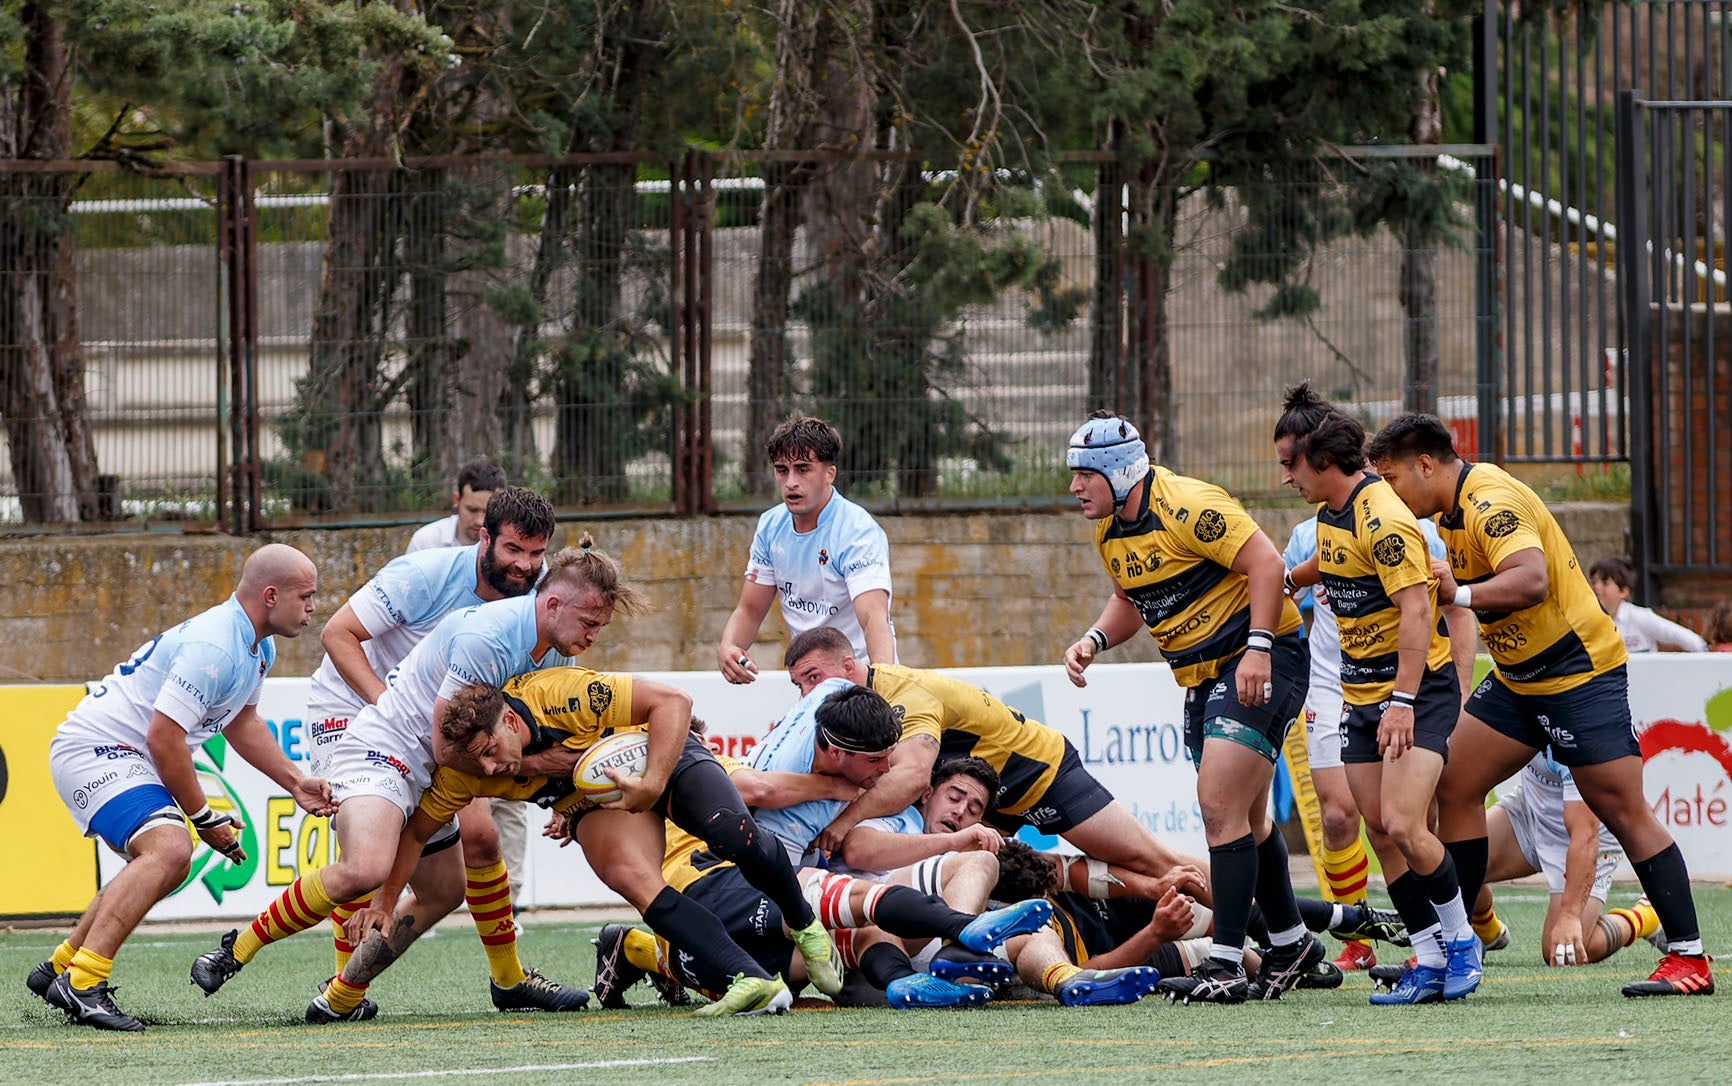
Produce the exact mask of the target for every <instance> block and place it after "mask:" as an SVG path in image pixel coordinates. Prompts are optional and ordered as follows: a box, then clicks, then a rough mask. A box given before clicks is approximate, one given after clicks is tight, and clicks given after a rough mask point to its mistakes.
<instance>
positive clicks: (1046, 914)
mask: <svg viewBox="0 0 1732 1086" xmlns="http://www.w3.org/2000/svg"><path fill="white" fill-rule="evenodd" d="M847 694H848V697H849V699H851V700H852V701H853V702H855V704H853V705H851V706H849V707H848V708H847V709H843V710H842V711H841V712H839V713H832V714H829V715H828V717H827V719H828V721H829V723H830V724H831V725H833V726H837V727H840V728H841V729H842V730H843V731H844V732H848V733H850V734H851V735H865V734H867V732H864V731H860V732H857V731H856V730H855V728H854V727H853V725H854V724H856V723H858V721H859V720H860V719H861V717H862V716H867V715H870V714H872V713H874V712H879V713H882V715H883V718H884V719H883V726H882V727H881V728H874V729H872V730H874V731H877V732H878V733H879V734H881V735H883V736H884V737H885V739H887V740H889V739H893V737H894V736H895V719H894V717H892V716H891V715H890V709H889V706H888V705H886V704H885V703H884V701H883V699H882V698H879V697H877V695H875V694H872V693H871V692H870V691H867V690H863V689H861V688H859V687H849V688H847ZM862 702H876V703H877V704H876V706H875V707H874V706H871V705H868V704H860V703H862ZM848 718H852V719H848ZM884 749H885V750H886V752H887V751H888V749H889V748H888V746H886V747H885V748H884ZM717 760H718V761H719V762H720V763H721V764H722V766H723V768H724V769H726V770H727V772H728V775H729V777H730V779H731V780H733V781H734V783H735V784H736V785H737V786H738V788H739V790H740V795H741V796H743V797H745V798H746V799H747V800H748V801H750V802H752V803H753V805H754V806H762V807H772V808H779V807H786V806H792V805H793V802H794V801H795V798H794V794H793V790H790V789H789V788H787V787H785V786H784V785H783V783H782V782H784V781H786V780H787V779H789V778H794V779H796V780H799V781H801V784H802V787H804V786H805V784H806V783H807V781H806V780H803V779H809V778H811V777H813V776H818V777H823V776H824V771H825V768H835V769H844V768H847V767H845V766H832V767H826V766H825V762H828V761H829V759H825V760H824V761H815V762H814V765H813V774H802V773H787V772H776V771H762V770H757V769H753V768H751V767H749V766H746V765H744V764H743V763H740V762H736V761H734V760H733V759H730V758H718V759H717ZM828 779H829V780H830V781H833V782H837V783H843V782H844V778H842V777H838V776H830V777H828ZM808 790H809V789H808ZM855 791H857V789H856V788H849V789H848V793H849V795H850V796H852V794H853V792H855ZM994 870H995V871H996V867H995V868H994ZM662 876H663V878H665V879H666V880H667V883H668V885H669V886H672V887H673V888H674V889H676V890H678V891H680V892H681V893H682V894H685V895H686V896H687V897H690V898H692V899H693V900H694V901H698V902H700V903H701V904H703V905H704V906H705V907H707V908H708V909H710V910H711V911H712V912H714V913H715V914H716V916H718V917H720V918H721V920H722V922H723V924H725V925H726V926H727V929H728V933H729V934H730V935H731V936H733V937H734V939H735V940H736V941H738V943H739V944H740V946H742V947H744V948H746V949H747V951H748V952H749V953H751V954H752V956H753V957H754V958H756V959H757V961H758V963H759V964H760V965H762V966H763V967H764V968H765V969H767V970H769V971H771V972H774V973H778V974H781V975H783V976H786V977H788V979H789V981H790V982H794V981H795V980H797V979H801V978H800V975H799V974H798V973H796V972H792V971H791V970H793V969H795V968H797V965H798V963H797V962H794V961H793V960H792V959H791V956H790V952H791V949H792V947H791V944H790V943H789V941H788V935H787V925H786V922H785V921H784V920H783V918H782V915H781V912H780V910H779V909H778V908H777V907H776V904H775V903H774V902H773V901H770V900H769V899H768V898H767V897H766V896H765V895H764V893H763V891H761V890H759V889H757V888H756V887H754V886H752V885H751V884H750V883H748V882H747V881H746V879H745V878H744V877H743V875H742V873H741V872H740V870H739V868H738V867H737V866H736V865H734V864H731V863H728V862H726V861H724V860H722V859H721V858H720V857H718V856H717V855H716V854H715V853H714V852H712V851H710V850H709V849H707V848H705V847H704V843H703V842H702V841H699V840H698V839H697V838H695V837H693V836H692V835H690V834H688V833H686V832H684V831H683V830H680V829H678V828H677V827H670V828H669V830H668V844H667V852H666V855H665V856H664V858H663V861H662ZM800 881H801V884H802V885H803V886H804V887H805V891H806V897H807V900H808V901H811V902H813V903H814V905H815V907H816V908H817V910H818V915H819V918H820V919H821V920H822V921H823V922H824V926H825V927H826V928H827V929H829V930H830V931H831V932H832V933H833V935H834V937H835V939H836V941H837V944H838V946H841V947H843V948H844V958H845V960H846V961H847V962H848V964H849V965H850V966H851V967H855V966H857V967H858V970H859V972H858V974H857V975H859V976H862V977H864V978H865V980H866V981H867V982H868V984H869V986H870V988H871V989H875V990H881V991H882V992H883V993H884V994H885V995H886V996H888V1003H889V1005H890V1006H892V1007H896V1008H902V1009H906V1008H915V1007H955V1006H963V1005H968V1004H977V1003H984V1002H986V1000H987V999H989V998H991V994H992V990H991V989H990V988H987V987H985V986H983V985H980V984H973V983H953V982H951V981H948V980H944V979H941V978H940V977H938V976H935V975H933V973H935V972H937V970H936V968H935V969H934V970H933V973H927V972H920V971H918V970H917V969H916V968H915V966H914V964H913V962H912V961H911V960H910V958H909V952H910V950H912V949H918V948H920V947H922V946H923V945H925V944H928V943H930V942H931V941H932V940H934V939H945V940H954V941H955V942H956V943H957V944H959V945H960V946H962V947H963V948H966V950H967V951H968V952H969V953H971V954H973V955H978V956H988V955H990V954H991V952H992V951H993V950H994V949H995V948H996V947H998V946H999V945H1000V944H1002V943H1003V942H1004V941H1005V940H1006V939H1010V938H1012V937H1014V936H1018V935H1024V934H1027V933H1029V932H1032V931H1037V930H1040V929H1042V928H1044V926H1045V924H1046V922H1047V920H1048V919H1049V918H1050V917H1051V916H1052V906H1051V904H1050V903H1049V902H1047V901H1045V900H1044V899H1040V898H1038V896H1037V898H1036V899H1035V900H1030V901H1023V902H1017V903H1016V904H1013V905H1009V906H1006V907H1005V908H1002V909H992V910H987V911H984V912H979V913H978V914H977V913H976V912H965V911H960V910H958V909H955V908H952V907H951V906H950V905H949V904H947V903H946V901H945V899H944V898H942V897H940V896H939V894H938V893H936V892H929V891H927V890H925V889H921V888H916V887H915V886H912V885H908V884H896V885H893V884H889V883H886V882H877V881H872V880H869V879H866V878H857V877H855V876H853V875H850V874H844V873H841V872H834V871H832V872H826V871H822V870H818V869H816V868H807V869H804V870H802V871H801V872H800ZM989 885H990V884H989ZM983 889H984V888H983ZM982 896H983V897H984V893H983V894H982ZM898 940H906V941H907V942H906V943H902V942H899V941H898ZM596 947H597V950H596V995H597V998H599V999H600V1000H601V1003H602V1006H604V1007H621V1006H624V1005H625V1004H624V999H623V991H624V989H625V988H628V987H630V985H631V984H632V983H634V982H635V981H636V980H637V979H638V978H639V977H641V976H644V975H645V974H646V973H648V974H654V973H660V974H661V975H663V976H669V975H671V974H673V973H675V972H677V971H678V970H677V968H676V966H675V962H676V961H677V960H678V957H679V954H678V952H679V950H680V949H682V948H680V947H678V946H672V947H670V946H668V945H667V944H666V943H665V942H663V943H662V945H660V946H652V945H649V944H648V942H647V939H646V936H645V935H644V934H643V933H637V934H635V935H634V934H633V929H629V928H626V927H625V926H623V925H614V924H610V925H608V926H606V927H604V928H603V929H602V931H601V935H600V937H599V938H598V939H597V941H596ZM987 960H989V961H990V960H992V959H990V958H988V959H987ZM958 968H964V966H960V965H959V966H958ZM675 979H684V978H678V977H676V978H675ZM850 981H851V983H852V977H851V978H850ZM839 1002H842V1001H841V1000H839ZM882 1002H884V1000H883V999H882V998H880V999H878V1000H877V1001H875V1004H874V1005H881V1004H882ZM844 1005H848V1006H853V1005H858V1004H854V1003H844Z"/></svg>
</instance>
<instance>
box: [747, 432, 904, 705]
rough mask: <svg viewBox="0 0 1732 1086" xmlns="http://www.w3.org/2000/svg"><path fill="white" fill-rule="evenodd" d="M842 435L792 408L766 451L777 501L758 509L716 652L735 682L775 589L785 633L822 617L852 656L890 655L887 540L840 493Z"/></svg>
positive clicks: (881, 660)
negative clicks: (736, 595)
mask: <svg viewBox="0 0 1732 1086" xmlns="http://www.w3.org/2000/svg"><path fill="white" fill-rule="evenodd" d="M841 451H842V439H841V437H840V436H839V435H838V434H837V433H836V431H835V429H834V428H832V427H831V426H829V425H828V424H827V423H825V422H824V421H823V420H821V419H815V418H810V417H807V416H803V415H795V416H792V417H791V418H789V419H788V420H787V421H786V422H784V423H782V425H780V426H778V427H777V428H776V432H775V433H773V434H771V435H770V438H769V440H768V441H766V442H765V443H764V452H765V453H766V454H767V455H768V457H769V459H770V464H771V467H772V468H773V469H774V471H775V474H776V486H777V488H778V490H779V491H780V492H781V495H782V504H780V505H778V506H776V507H775V508H774V509H771V510H769V511H767V512H765V513H764V515H763V516H761V517H759V518H758V528H757V531H756V532H755V533H753V535H752V550H751V556H750V559H749V560H748V561H747V563H746V583H745V585H744V586H743V587H742V588H741V589H740V602H739V605H738V606H737V607H735V608H734V612H733V614H731V615H729V616H728V621H727V624H726V625H725V626H723V627H722V639H721V643H720V644H719V645H718V646H717V647H716V660H717V662H718V663H719V664H720V666H721V671H722V677H723V678H724V679H727V680H728V681H729V682H731V683H749V682H751V681H752V680H753V679H755V678H757V675H758V667H757V665H756V664H755V663H753V662H752V656H751V647H752V642H753V641H755V640H756V639H757V636H758V630H759V628H760V627H761V626H762V625H763V623H764V616H765V615H767V614H768V613H769V611H770V604H771V603H772V602H773V601H774V600H776V599H777V598H778V597H780V599H781V604H782V621H783V622H785V623H786V624H787V626H788V636H790V637H796V636H798V635H799V634H801V633H804V632H805V631H807V630H811V629H815V628H817V627H819V626H831V627H834V628H835V629H838V630H840V631H842V633H843V634H845V635H846V636H847V638H848V641H849V644H850V645H852V646H853V650H854V655H855V656H856V657H858V658H859V659H862V660H867V661H870V662H871V663H874V664H894V663H895V662H896V632H895V628H894V627H893V626H892V625H891V622H890V541H889V540H888V539H887V538H886V537H885V535H884V529H882V528H880V527H879V526H878V522H877V521H875V520H873V519H872V514H871V513H868V512H867V511H866V510H864V509H862V508H860V507H859V506H858V505H855V504H854V503H853V502H851V501H849V500H848V499H847V498H844V497H843V496H842V495H840V494H838V493H836V488H835V483H836V458H837V456H839V455H840V454H841Z"/></svg>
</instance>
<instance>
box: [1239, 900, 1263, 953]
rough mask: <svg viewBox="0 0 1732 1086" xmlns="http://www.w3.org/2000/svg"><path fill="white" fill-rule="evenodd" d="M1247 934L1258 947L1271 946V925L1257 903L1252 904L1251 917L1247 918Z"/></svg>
mask: <svg viewBox="0 0 1732 1086" xmlns="http://www.w3.org/2000/svg"><path fill="white" fill-rule="evenodd" d="M1245 934H1246V935H1249V936H1250V937H1251V942H1253V943H1255V944H1257V945H1258V946H1268V945H1269V923H1268V921H1266V920H1264V919H1263V910H1262V908H1261V907H1259V906H1258V904H1257V903H1256V902H1255V901H1253V902H1251V915H1250V916H1248V917H1246V918H1245Z"/></svg>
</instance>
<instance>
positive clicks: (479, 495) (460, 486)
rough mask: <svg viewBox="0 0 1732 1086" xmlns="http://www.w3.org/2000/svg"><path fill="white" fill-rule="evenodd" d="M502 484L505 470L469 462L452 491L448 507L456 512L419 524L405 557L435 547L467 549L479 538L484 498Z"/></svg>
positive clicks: (485, 501)
mask: <svg viewBox="0 0 1732 1086" xmlns="http://www.w3.org/2000/svg"><path fill="white" fill-rule="evenodd" d="M504 485H505V469H504V468H501V467H500V466H499V465H498V464H495V463H493V461H491V460H471V461H469V463H467V464H464V465H463V470H461V471H459V472H458V473H457V486H456V488H455V489H453V490H452V491H451V508H452V509H454V510H456V512H454V513H452V514H451V515H450V516H448V517H441V518H440V519H438V520H436V521H434V522H433V523H431V524H425V525H422V526H421V527H420V528H417V529H416V530H415V534H414V535H412V536H410V537H409V548H408V550H406V551H404V552H403V553H405V554H414V553H415V552H416V551H425V550H432V549H433V548H435V547H467V546H470V545H471V544H473V543H475V542H476V541H477V540H479V539H480V538H481V523H482V519H483V518H484V517H486V515H487V499H488V498H491V497H493V492H494V491H495V490H498V489H500V488H501V487H503V486H504Z"/></svg>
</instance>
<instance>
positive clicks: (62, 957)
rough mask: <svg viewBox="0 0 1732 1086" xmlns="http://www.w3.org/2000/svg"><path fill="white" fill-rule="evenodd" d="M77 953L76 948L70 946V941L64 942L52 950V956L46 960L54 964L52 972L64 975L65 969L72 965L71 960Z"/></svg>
mask: <svg viewBox="0 0 1732 1086" xmlns="http://www.w3.org/2000/svg"><path fill="white" fill-rule="evenodd" d="M77 953H78V948H77V947H75V946H73V945H72V941H71V940H65V941H63V942H61V944H60V945H59V946H57V947H55V948H54V955H53V957H51V958H49V959H48V960H49V961H51V962H53V963H54V971H55V972H56V973H64V972H66V970H67V967H68V966H70V965H71V964H72V958H73V956H74V955H76V954H77Z"/></svg>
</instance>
